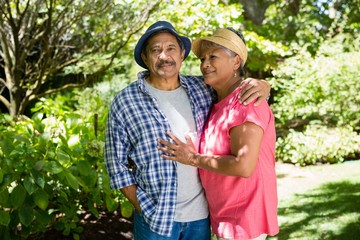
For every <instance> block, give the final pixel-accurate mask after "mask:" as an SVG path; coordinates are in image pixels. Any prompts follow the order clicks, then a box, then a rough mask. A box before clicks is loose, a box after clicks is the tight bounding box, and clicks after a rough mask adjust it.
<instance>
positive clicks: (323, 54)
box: [272, 35, 360, 130]
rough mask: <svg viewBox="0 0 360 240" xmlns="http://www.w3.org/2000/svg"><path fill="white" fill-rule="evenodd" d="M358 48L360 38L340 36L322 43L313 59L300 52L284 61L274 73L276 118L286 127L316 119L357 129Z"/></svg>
mask: <svg viewBox="0 0 360 240" xmlns="http://www.w3.org/2000/svg"><path fill="white" fill-rule="evenodd" d="M359 49H360V38H357V39H353V38H351V37H349V36H348V35H339V36H337V37H336V38H334V39H331V40H329V41H327V42H325V43H324V44H323V45H322V47H321V48H320V50H319V53H318V55H317V56H316V57H315V58H312V57H311V56H310V55H309V54H308V53H307V52H302V53H300V54H299V55H297V56H295V57H293V58H289V59H288V60H286V61H285V63H284V64H283V65H282V66H281V67H280V68H279V70H277V71H274V72H273V73H274V78H273V79H272V83H273V85H272V86H273V88H274V89H275V90H277V93H276V96H275V98H274V100H275V104H274V105H273V108H274V112H275V115H276V118H277V121H278V122H279V123H281V124H285V125H287V126H289V125H293V124H294V121H298V122H301V121H305V122H306V121H310V120H312V119H317V120H319V121H321V122H323V123H324V124H325V125H331V126H343V125H349V126H351V127H353V128H354V129H355V130H360V122H359V121H360V112H359V111H358V110H359V106H360V95H359V91H360V82H359V79H358V76H359V72H360V54H359Z"/></svg>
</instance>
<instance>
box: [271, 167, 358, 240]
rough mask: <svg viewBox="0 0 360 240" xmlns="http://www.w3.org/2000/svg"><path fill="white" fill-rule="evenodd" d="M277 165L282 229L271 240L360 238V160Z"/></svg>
mask: <svg viewBox="0 0 360 240" xmlns="http://www.w3.org/2000/svg"><path fill="white" fill-rule="evenodd" d="M276 168H277V175H278V194H279V208H278V215H279V224H280V232H279V234H278V235H276V236H274V237H269V238H268V239H278V240H283V239H286V240H287V239H311V240H313V239H314V240H315V239H322V240H323V239H339V240H342V239H344V240H353V239H354V240H355V239H360V160H358V161H348V162H345V163H341V164H335V165H321V166H309V167H296V166H293V165H290V164H280V163H279V164H277V166H276Z"/></svg>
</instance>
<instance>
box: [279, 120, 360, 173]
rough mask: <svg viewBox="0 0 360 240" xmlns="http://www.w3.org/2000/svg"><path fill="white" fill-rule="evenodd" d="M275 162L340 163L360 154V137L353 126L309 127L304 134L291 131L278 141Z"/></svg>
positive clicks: (302, 164) (300, 163)
mask: <svg viewBox="0 0 360 240" xmlns="http://www.w3.org/2000/svg"><path fill="white" fill-rule="evenodd" d="M276 144H277V145H276V159H277V160H279V161H281V162H285V163H292V164H297V165H301V166H304V165H310V164H316V163H318V162H322V163H324V162H327V163H338V162H343V161H344V160H345V159H346V158H349V157H355V156H359V155H360V135H359V134H357V133H356V132H354V131H352V129H351V128H350V127H337V128H328V127H326V126H321V125H313V124H310V125H307V127H306V129H305V131H304V132H296V131H294V130H290V133H289V134H288V135H287V136H286V137H280V138H278V140H277V142H276Z"/></svg>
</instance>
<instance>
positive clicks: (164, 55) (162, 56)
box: [159, 51, 167, 59]
mask: <svg viewBox="0 0 360 240" xmlns="http://www.w3.org/2000/svg"><path fill="white" fill-rule="evenodd" d="M166 57H167V55H166V53H165V51H161V52H160V54H159V58H160V59H164V58H166Z"/></svg>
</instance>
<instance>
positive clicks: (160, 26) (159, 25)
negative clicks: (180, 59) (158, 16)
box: [134, 21, 191, 69]
mask: <svg viewBox="0 0 360 240" xmlns="http://www.w3.org/2000/svg"><path fill="white" fill-rule="evenodd" d="M160 31H168V32H169V33H171V34H173V35H174V36H175V37H176V38H178V39H180V40H181V41H182V43H183V44H184V48H185V56H184V60H185V58H186V57H187V56H188V55H189V52H190V49H191V41H190V39H189V38H187V37H184V36H180V35H179V34H178V33H177V31H176V30H175V28H174V27H173V25H171V23H169V22H166V21H158V22H156V23H154V24H153V25H151V26H150V27H149V28H148V29H147V30H146V32H145V33H144V35H142V36H141V38H140V40H139V41H138V43H137V44H136V47H135V50H134V57H135V61H136V62H137V64H139V65H140V66H141V67H143V68H145V69H148V67H147V66H146V64H145V63H144V61H143V60H142V58H141V52H142V49H143V47H144V43H145V42H146V41H147V40H148V39H149V37H151V36H152V35H153V34H155V33H157V32H160Z"/></svg>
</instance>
